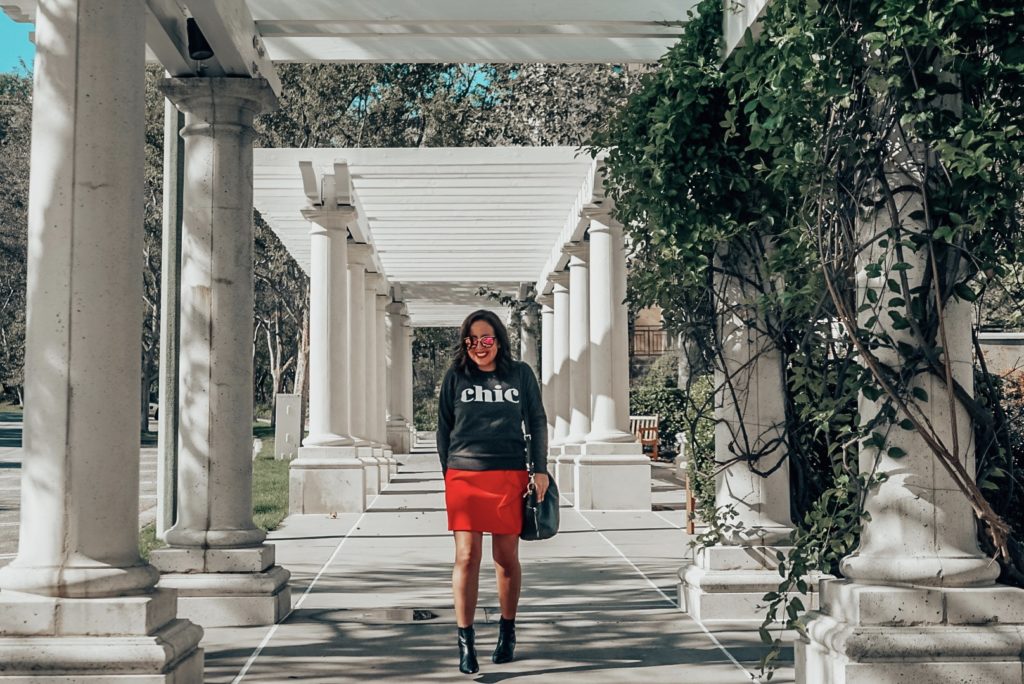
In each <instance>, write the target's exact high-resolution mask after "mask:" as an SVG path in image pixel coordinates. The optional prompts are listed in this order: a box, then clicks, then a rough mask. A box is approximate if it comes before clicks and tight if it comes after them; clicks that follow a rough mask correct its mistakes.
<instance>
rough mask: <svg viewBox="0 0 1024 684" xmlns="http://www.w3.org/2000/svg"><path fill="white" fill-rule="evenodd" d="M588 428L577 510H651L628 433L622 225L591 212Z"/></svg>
mask: <svg viewBox="0 0 1024 684" xmlns="http://www.w3.org/2000/svg"><path fill="white" fill-rule="evenodd" d="M587 216H588V217H589V218H590V219H591V221H590V229H589V233H590V316H589V329H588V331H587V338H588V345H589V349H590V364H589V366H588V368H587V369H586V373H587V375H588V376H589V378H590V394H591V424H590V432H589V433H588V434H587V435H586V443H585V444H584V445H583V453H582V454H581V455H580V456H579V457H578V458H577V459H576V461H577V464H576V487H575V489H576V507H577V508H579V509H581V510H594V509H597V510H609V509H612V510H650V508H651V462H650V459H648V458H647V457H646V456H644V455H643V449H642V447H641V446H640V444H639V443H638V442H637V441H636V438H635V437H634V436H633V435H632V433H630V432H629V349H628V346H627V338H626V335H627V330H628V327H629V326H628V324H627V320H626V319H627V311H626V304H625V299H626V253H625V246H624V244H623V237H622V226H621V225H619V224H618V223H617V222H614V221H612V220H611V219H610V217H609V216H608V214H607V209H603V210H601V209H596V210H592V211H589V212H588V213H587Z"/></svg>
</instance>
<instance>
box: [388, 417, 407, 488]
mask: <svg viewBox="0 0 1024 684" xmlns="http://www.w3.org/2000/svg"><path fill="white" fill-rule="evenodd" d="M409 437H410V433H409V424H408V423H406V422H405V421H404V420H402V421H397V420H396V421H388V446H389V447H390V448H391V453H392V454H407V453H409V451H410V450H411V448H412V445H411V444H409ZM393 458H394V456H393V455H392V459H393ZM392 465H397V461H395V463H394V464H392ZM391 474H392V475H393V474H394V473H391Z"/></svg>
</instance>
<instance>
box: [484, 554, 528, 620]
mask: <svg viewBox="0 0 1024 684" xmlns="http://www.w3.org/2000/svg"><path fill="white" fill-rule="evenodd" d="M491 547H492V555H493V556H494V574H495V575H496V576H497V579H498V603H499V604H500V605H501V617H503V618H505V619H506V620H514V619H515V617H516V611H517V610H518V609H519V592H520V590H521V589H522V586H523V568H522V566H521V565H520V564H519V535H518V534H495V535H493V536H492V537H491Z"/></svg>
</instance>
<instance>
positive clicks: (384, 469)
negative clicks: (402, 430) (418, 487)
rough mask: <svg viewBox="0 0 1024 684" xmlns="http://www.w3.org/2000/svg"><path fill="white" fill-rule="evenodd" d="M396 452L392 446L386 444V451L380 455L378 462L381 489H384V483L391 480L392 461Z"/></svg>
mask: <svg viewBox="0 0 1024 684" xmlns="http://www.w3.org/2000/svg"><path fill="white" fill-rule="evenodd" d="M394 453H395V452H394V451H392V450H391V447H390V446H388V445H387V444H385V445H384V452H383V454H382V455H381V457H380V463H378V464H377V468H378V469H379V470H380V488H381V489H384V485H386V484H387V483H388V482H391V461H393V460H394V458H395V456H394Z"/></svg>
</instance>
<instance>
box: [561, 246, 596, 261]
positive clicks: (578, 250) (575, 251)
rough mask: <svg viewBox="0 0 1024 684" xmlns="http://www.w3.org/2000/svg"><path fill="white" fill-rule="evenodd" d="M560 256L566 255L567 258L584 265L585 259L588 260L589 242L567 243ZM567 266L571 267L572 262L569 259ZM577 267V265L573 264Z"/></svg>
mask: <svg viewBox="0 0 1024 684" xmlns="http://www.w3.org/2000/svg"><path fill="white" fill-rule="evenodd" d="M562 254H567V255H568V256H569V257H574V258H576V259H579V260H580V261H581V262H583V263H586V261H587V259H589V258H590V243H589V242H583V241H580V242H569V243H567V244H565V245H564V246H563V247H562ZM569 265H570V266H573V265H574V264H573V262H572V260H571V259H570V261H569ZM575 265H576V266H578V265H579V264H575Z"/></svg>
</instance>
